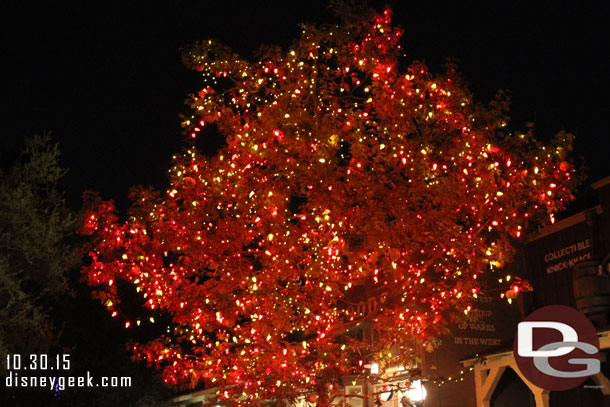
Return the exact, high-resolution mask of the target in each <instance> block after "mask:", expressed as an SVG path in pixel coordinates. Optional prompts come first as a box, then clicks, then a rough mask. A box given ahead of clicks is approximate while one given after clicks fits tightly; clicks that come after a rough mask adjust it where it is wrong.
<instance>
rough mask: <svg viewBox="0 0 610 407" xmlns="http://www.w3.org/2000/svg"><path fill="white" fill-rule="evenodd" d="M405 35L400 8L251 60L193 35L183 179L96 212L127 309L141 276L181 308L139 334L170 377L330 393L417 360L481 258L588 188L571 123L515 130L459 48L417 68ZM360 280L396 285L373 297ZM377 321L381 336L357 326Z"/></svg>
mask: <svg viewBox="0 0 610 407" xmlns="http://www.w3.org/2000/svg"><path fill="white" fill-rule="evenodd" d="M400 38H401V30H400V29H398V28H396V27H395V26H392V25H391V21H390V12H389V11H385V12H383V13H382V14H379V15H373V14H367V13H363V12H360V13H349V12H347V13H344V14H343V15H342V23H341V24H340V25H331V26H326V27H321V28H319V27H314V26H303V31H302V35H301V37H300V39H299V40H298V41H297V42H295V43H294V44H293V45H292V46H291V47H290V48H289V49H288V50H286V51H284V50H280V49H277V48H267V49H263V50H262V51H261V52H260V54H259V57H258V58H257V59H256V60H255V61H248V60H245V59H241V58H240V57H239V56H237V55H235V54H234V53H233V52H232V51H231V50H229V49H228V48H227V47H225V46H223V45H221V44H219V43H217V42H215V41H206V42H201V43H197V44H195V45H193V46H192V47H190V48H189V49H188V50H186V51H185V52H184V60H185V63H186V64H187V65H188V66H189V67H191V68H193V69H195V70H197V71H200V72H201V73H202V75H203V80H204V82H205V86H204V87H203V89H202V90H201V91H200V92H199V93H197V94H195V95H193V96H192V98H191V100H190V104H191V106H192V108H193V114H192V116H190V117H187V118H186V119H185V121H184V128H185V129H186V133H187V134H188V135H189V138H190V139H191V147H189V148H187V149H185V151H184V152H183V153H182V154H180V155H177V156H176V157H174V158H175V160H174V163H173V167H172V168H171V170H170V174H171V175H170V186H169V188H168V190H167V191H166V192H165V193H161V192H156V191H153V190H150V189H144V188H139V189H134V191H133V193H132V199H133V206H132V209H131V211H130V214H129V219H128V220H127V221H126V222H125V223H121V222H119V221H118V217H117V215H116V213H115V210H114V208H113V205H112V203H111V202H102V201H99V200H97V201H95V200H94V201H93V203H92V204H91V205H90V206H89V209H88V210H87V211H86V215H85V218H84V221H83V222H84V223H83V233H90V234H92V245H91V251H90V256H91V258H92V262H91V264H90V266H88V267H86V268H85V269H84V273H85V274H86V276H87V278H88V282H89V284H91V285H92V286H94V287H95V294H96V295H97V296H98V297H99V298H100V299H101V300H102V301H103V302H105V303H106V305H107V306H108V309H109V311H110V312H111V313H112V315H113V316H117V315H118V316H121V315H122V314H121V311H120V299H121V298H122V295H121V292H122V290H121V289H118V288H117V286H118V285H119V284H118V283H119V282H126V283H128V284H127V286H135V288H136V290H137V292H138V293H140V295H143V297H144V299H145V301H146V307H147V309H148V310H149V311H150V321H154V320H155V318H156V320H157V321H160V319H163V320H164V321H166V322H167V325H168V327H167V331H166V333H165V334H163V335H159V337H158V338H156V339H155V340H153V341H151V342H148V343H144V344H136V345H134V347H133V350H134V353H135V354H136V355H137V356H138V357H141V358H144V359H145V360H147V361H148V362H150V363H152V364H155V365H157V366H158V367H160V368H162V369H163V374H164V378H165V380H166V382H167V383H169V384H172V385H195V384H197V383H199V382H201V381H205V382H206V383H207V384H208V385H214V386H217V388H218V397H219V402H224V403H228V404H230V403H240V402H243V403H245V404H247V405H256V404H257V403H259V402H262V401H263V400H266V401H274V400H276V401H280V400H290V399H293V398H294V397H296V396H297V395H300V394H307V393H315V394H316V395H317V397H318V398H317V400H318V405H325V404H326V403H328V402H329V399H332V395H333V393H332V389H337V386H335V384H336V383H338V382H339V378H340V377H341V376H342V375H346V374H355V375H365V374H366V370H365V367H364V366H365V365H366V364H367V363H370V362H371V361H372V360H376V361H377V362H379V363H380V365H381V367H382V368H383V367H384V366H389V365H396V364H402V365H405V366H412V365H413V360H414V359H413V358H414V354H413V350H414V349H416V348H417V347H424V348H427V349H430V348H432V347H433V346H434V345H435V343H436V339H437V338H438V337H439V335H441V334H443V333H446V325H447V323H448V322H449V321H448V318H447V317H445V316H446V315H450V314H451V313H452V312H453V313H455V314H462V315H464V314H467V313H468V311H469V309H470V305H469V304H470V301H471V300H472V298H473V296H476V295H477V292H478V290H479V289H480V287H479V285H478V280H477V276H478V275H479V274H481V273H485V272H488V271H489V270H491V269H492V268H494V267H500V266H501V265H502V263H504V262H506V261H507V260H508V259H510V256H511V254H512V250H511V244H512V241H513V239H516V238H518V237H519V236H521V235H522V234H523V233H524V231H525V230H526V229H527V227H528V225H530V224H532V222H536V221H539V220H540V218H541V217H547V218H548V216H549V215H550V217H551V220H552V216H553V215H552V214H553V213H554V212H556V211H557V210H558V209H560V208H561V207H562V206H563V205H564V204H565V203H566V202H567V201H569V200H570V199H571V198H572V196H571V194H570V192H569V187H570V184H571V176H570V175H571V173H572V171H573V170H572V167H571V165H570V164H568V162H567V161H566V156H567V154H568V153H569V151H570V148H571V147H570V143H571V136H569V135H566V134H559V135H558V136H557V139H556V140H555V141H554V142H553V143H552V144H551V145H547V146H544V145H542V144H540V143H539V142H537V141H535V140H534V139H533V138H532V136H531V132H526V133H519V132H516V133H508V132H507V131H505V130H504V129H505V126H506V122H507V120H508V119H507V117H506V115H505V114H506V107H507V101H506V100H505V99H503V98H502V97H501V96H500V97H498V98H497V99H495V100H494V101H493V102H492V103H491V104H490V106H489V107H483V106H478V105H475V104H474V103H473V102H472V97H471V95H470V93H469V92H468V90H467V88H466V86H465V84H464V82H463V80H462V79H461V78H460V76H459V74H458V73H457V72H456V68H455V67H454V66H448V68H447V71H446V72H445V73H443V74H440V75H434V74H431V73H430V72H428V69H427V68H426V66H425V65H423V64H421V63H413V64H411V65H410V66H409V67H405V66H406V64H405V62H404V59H403V51H402V49H401V47H400V45H399V41H400ZM215 134H218V135H221V136H222V137H223V138H224V139H225V141H226V142H225V143H224V144H223V145H222V146H221V147H220V148H219V149H218V151H217V152H215V153H214V154H207V155H206V153H208V152H206V151H202V150H201V149H200V148H198V147H197V146H198V143H199V139H200V138H202V137H204V136H213V135H215ZM363 291H366V293H367V294H366V295H376V296H377V298H380V305H379V307H377V309H376V310H375V311H374V312H372V313H369V314H368V315H363V314H361V313H359V312H358V309H357V307H354V306H353V305H354V302H355V301H357V300H358V299H357V296H358V295H359V293H360V294H361V293H362V292H363ZM125 318H129V317H128V316H125ZM144 322H146V323H149V322H148V316H147V318H146V320H144V319H140V320H134V319H126V322H125V326H126V327H127V328H131V327H133V326H134V325H139V324H140V323H144ZM371 322H374V324H375V329H376V334H377V335H378V337H379V339H378V341H377V342H376V344H375V346H374V348H373V347H372V346H371V344H370V342H368V341H366V340H361V339H359V338H358V336H357V335H355V334H354V332H355V331H357V330H358V329H359V328H360V327H362V326H363V325H364V324H368V323H371ZM397 350H398V351H397Z"/></svg>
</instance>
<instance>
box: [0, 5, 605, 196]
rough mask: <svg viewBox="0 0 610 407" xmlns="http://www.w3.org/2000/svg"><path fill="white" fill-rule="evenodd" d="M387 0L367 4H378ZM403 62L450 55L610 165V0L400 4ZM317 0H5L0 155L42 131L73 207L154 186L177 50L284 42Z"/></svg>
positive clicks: (177, 81) (323, 13)
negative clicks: (55, 151) (94, 194)
mask: <svg viewBox="0 0 610 407" xmlns="http://www.w3.org/2000/svg"><path fill="white" fill-rule="evenodd" d="M385 3H386V2H377V1H374V2H370V4H372V5H373V6H375V7H376V8H377V9H381V8H382V7H383V6H384V4H385ZM390 5H391V6H392V8H393V9H394V11H395V18H394V19H395V21H396V23H398V24H399V25H401V26H402V27H403V29H404V30H405V34H404V37H403V46H404V48H405V50H406V53H407V58H408V60H410V61H411V60H415V59H417V60H424V61H425V62H426V63H428V65H429V66H430V67H431V68H432V70H433V71H439V70H440V69H441V67H442V64H443V63H444V61H445V58H447V57H450V58H453V59H455V60H457V61H458V62H459V64H460V67H461V71H462V72H463V75H464V76H465V77H466V79H467V81H468V82H469V83H470V86H471V90H472V91H473V92H474V94H475V97H476V99H477V100H479V101H488V100H489V99H490V98H491V97H492V96H493V94H494V93H495V92H496V90H497V89H500V88H502V89H509V90H511V91H512V95H513V108H512V112H511V116H512V118H513V122H512V126H514V127H515V128H523V125H524V123H526V122H534V123H535V134H536V135H537V137H539V138H541V139H548V138H549V137H550V136H552V135H553V134H554V133H555V132H557V131H559V130H562V129H565V130H567V131H570V132H573V133H575V134H576V135H577V141H576V151H575V155H576V156H582V157H583V159H584V162H585V164H586V165H587V166H588V167H589V175H590V181H595V180H597V179H600V178H602V177H605V176H608V175H610V164H609V163H608V161H609V157H608V156H609V153H610V141H609V140H610V137H609V133H610V132H609V131H608V126H607V118H608V117H610V79H609V78H608V72H609V69H608V67H609V63H610V56H609V53H610V28H609V24H610V2H608V1H606V0H600V1H592V2H576V1H558V0H555V1H550V2H535V1H479V2H471V1H451V2H446V3H443V2H438V1H434V2H428V1H419V2H418V1H398V0H394V2H393V4H392V3H390ZM326 6H327V2H326V1H318V0H315V1H311V0H308V1H286V0H284V1H281V0H277V1H256V2H254V1H237V0H222V1H163V2H161V1H156V2H155V1H131V0H129V1H125V0H121V1H81V2H78V3H73V4H70V3H69V2H63V1H45V2H43V1H39V2H34V1H26V0H21V1H3V2H2V5H0V19H1V22H0V30H1V31H2V33H1V35H0V41H1V43H2V47H1V52H2V65H1V68H0V69H1V70H2V75H1V76H0V81H1V90H2V99H3V108H2V109H1V110H0V112H1V113H0V114H1V115H2V118H1V120H0V126H1V141H0V161H1V162H2V163H3V164H6V163H7V162H10V161H11V159H12V158H13V157H14V156H15V153H16V152H17V151H18V148H19V146H20V145H21V144H22V141H23V138H24V137H26V136H30V135H33V134H40V133H42V132H44V131H51V132H52V133H53V137H54V139H55V140H57V141H59V142H60V146H61V150H62V153H63V155H62V165H63V166H64V167H65V168H68V169H69V170H70V172H69V174H68V175H67V177H66V180H65V183H64V188H65V189H66V191H67V197H68V200H69V202H70V204H71V205H72V206H74V207H75V208H78V207H79V206H80V196H81V194H82V191H83V190H84V189H93V190H97V191H100V192H101V193H102V196H103V197H105V198H114V199H117V200H118V202H119V204H120V205H121V204H122V205H125V203H126V195H127V189H128V187H129V186H131V185H137V184H144V185H154V186H157V187H159V188H163V187H164V186H165V183H166V181H167V177H166V174H167V169H168V168H169V163H170V159H171V155H172V153H173V152H176V151H179V149H180V148H181V145H182V141H183V136H182V135H181V133H180V125H179V124H180V119H179V117H178V115H179V114H180V113H181V112H187V111H188V110H187V108H186V107H185V105H184V100H185V97H186V95H187V94H188V93H191V92H196V91H198V90H199V88H200V85H201V81H200V77H199V74H198V73H196V72H193V71H189V70H188V69H187V68H186V67H184V66H183V65H182V64H181V62H180V53H179V48H180V46H182V45H186V44H188V43H189V42H191V41H194V40H199V39H208V38H216V39H220V40H221V41H223V42H224V43H226V44H228V45H230V46H231V47H233V48H234V49H235V50H237V51H238V52H239V53H241V54H242V55H244V56H250V55H252V53H253V52H254V51H255V50H256V49H257V47H258V46H259V45H260V44H261V43H264V44H277V45H280V46H283V47H286V46H288V45H289V44H290V43H291V41H292V40H293V39H294V38H295V37H296V36H297V35H298V33H299V29H298V26H297V24H298V23H299V22H302V21H305V22H324V21H329V20H330V19H331V18H332V13H331V12H330V11H329V10H327V9H326Z"/></svg>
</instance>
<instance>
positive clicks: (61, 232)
mask: <svg viewBox="0 0 610 407" xmlns="http://www.w3.org/2000/svg"><path fill="white" fill-rule="evenodd" d="M64 174H65V170H63V169H62V168H61V167H60V166H59V149H58V146H57V145H53V144H51V142H50V139H49V137H47V136H44V137H38V136H37V137H33V138H31V139H29V140H27V141H26V146H25V148H24V150H23V152H22V153H21V154H20V156H19V157H17V159H16V160H15V162H14V163H13V164H12V166H11V168H10V169H9V170H8V171H6V172H2V171H1V170H0V353H1V354H5V353H9V352H10V353H23V354H28V353H35V352H41V351H46V350H48V349H49V347H50V346H52V345H53V344H54V343H55V342H56V340H57V333H58V332H57V328H56V327H55V326H54V324H53V321H52V318H51V317H50V314H49V309H48V306H49V305H50V304H51V303H52V302H53V301H54V300H57V299H58V298H59V297H60V296H62V295H65V294H67V293H68V292H69V290H68V286H67V281H66V276H67V271H68V270H69V267H70V265H71V264H73V263H72V261H73V260H74V254H73V250H71V249H70V248H69V245H68V243H67V241H66V239H67V238H68V237H69V236H70V234H72V232H73V229H74V227H75V225H76V224H75V218H74V216H73V215H72V214H71V212H70V211H69V209H68V208H67V207H66V205H65V201H64V198H63V196H62V194H61V193H60V190H59V187H58V183H59V181H60V179H61V177H62V176H63V175H64ZM4 362H5V359H4V358H3V363H4Z"/></svg>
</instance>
